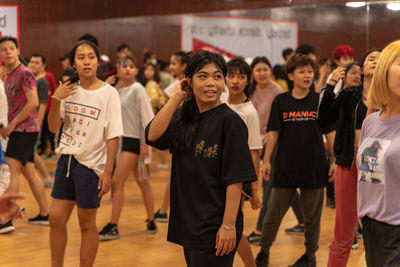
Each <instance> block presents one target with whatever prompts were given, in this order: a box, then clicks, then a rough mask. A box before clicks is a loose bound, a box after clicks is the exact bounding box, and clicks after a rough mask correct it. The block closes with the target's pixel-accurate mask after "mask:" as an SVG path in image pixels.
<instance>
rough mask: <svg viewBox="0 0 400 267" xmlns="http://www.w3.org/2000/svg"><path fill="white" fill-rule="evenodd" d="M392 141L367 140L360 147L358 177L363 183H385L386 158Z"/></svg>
mask: <svg viewBox="0 0 400 267" xmlns="http://www.w3.org/2000/svg"><path fill="white" fill-rule="evenodd" d="M389 144H390V141H388V140H382V139H375V138H367V139H366V140H365V141H364V142H363V143H362V144H361V146H360V151H361V153H360V154H359V157H360V158H359V171H358V174H359V175H358V177H359V179H360V181H361V182H371V183H373V184H384V183H385V176H384V174H385V173H384V171H385V161H384V156H385V152H386V149H387V148H388V146H389Z"/></svg>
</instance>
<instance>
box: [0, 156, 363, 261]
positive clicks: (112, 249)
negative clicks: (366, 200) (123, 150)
mask: <svg viewBox="0 0 400 267" xmlns="http://www.w3.org/2000/svg"><path fill="white" fill-rule="evenodd" d="M156 161H157V155H155V159H154V160H153V162H156ZM46 165H47V166H48V168H49V170H50V171H54V170H55V166H56V161H55V160H46ZM168 177H169V172H168V171H160V170H157V168H156V166H155V164H152V165H151V185H152V188H153V193H154V196H155V207H159V206H160V205H161V200H162V197H163V193H164V189H165V185H166V183H167V179H168ZM20 185H21V186H20V188H21V191H22V192H23V193H25V194H26V196H27V198H26V199H25V200H23V201H22V202H21V204H22V206H23V207H25V208H26V216H25V218H24V219H23V220H19V221H16V222H15V227H16V230H15V231H14V232H13V233H12V234H8V235H0V266H1V267H19V266H21V267H28V266H29V267H30V266H33V267H36V266H40V267H41V266H50V250H49V241H48V239H49V234H48V231H49V230H48V227H45V226H35V225H29V224H28V223H27V219H28V218H29V217H33V216H36V215H37V213H38V208H37V205H36V202H35V200H34V199H33V196H32V193H31V191H30V189H29V186H28V184H27V182H26V180H25V179H24V178H23V177H21V178H20ZM125 192H126V201H125V206H124V209H123V213H122V216H121V220H120V223H119V230H120V239H118V240H114V241H108V242H101V243H100V246H99V251H98V253H97V258H96V262H95V266H99V267H100V266H104V267H106V266H107V267H110V266H112V267H114V266H116V267H124V266H146V267H153V266H154V267H156V266H157V267H159V266H174V267H180V266H185V261H184V257H183V251H182V248H181V247H179V246H177V245H174V244H172V243H169V242H167V241H166V232H167V224H166V223H158V224H157V226H158V232H157V234H155V235H149V234H147V233H146V231H145V222H144V220H145V210H144V206H143V202H142V198H141V193H140V191H139V188H138V186H137V185H136V183H135V181H134V177H133V176H131V177H129V179H128V181H127V183H126V186H125ZM46 193H47V195H48V196H49V195H50V189H46ZM48 199H49V204H50V201H51V198H50V196H49V197H48ZM110 213H111V204H110V201H109V194H108V195H107V196H106V197H104V199H103V201H102V204H101V207H100V209H99V211H98V217H97V226H98V228H102V227H103V226H104V225H105V223H107V222H108V220H109V217H110ZM244 214H245V229H244V233H245V234H249V233H250V232H251V231H252V230H253V228H254V227H255V224H256V221H257V216H258V212H255V211H252V210H251V208H250V206H249V205H248V204H247V205H246V206H245V207H244ZM334 217H335V210H332V209H329V208H324V210H323V214H322V219H321V222H322V223H321V237H320V249H319V251H318V252H317V266H326V265H327V259H328V253H329V245H330V243H331V241H332V238H333V227H334ZM295 224H296V220H295V217H294V215H293V213H292V211H291V210H290V211H289V212H288V213H287V214H286V216H285V218H284V220H283V222H282V224H281V228H280V229H279V233H278V236H277V240H276V241H275V243H274V245H273V246H272V248H271V256H270V267H281V266H288V265H289V264H293V263H294V261H296V259H297V258H298V257H300V256H301V255H302V254H303V252H304V245H303V243H304V237H302V236H290V235H286V234H285V233H284V230H283V229H285V228H287V227H291V226H294V225H295ZM68 231H69V232H68V237H69V239H68V244H67V249H66V255H65V265H64V266H66V267H70V266H71V267H75V266H79V244H80V232H79V226H78V221H77V216H76V211H74V213H73V215H72V216H71V219H70V221H69V223H68ZM252 250H253V253H254V256H256V254H257V252H258V251H259V247H258V246H252ZM234 266H235V267H241V266H244V264H243V262H242V261H241V259H240V258H239V256H238V255H236V258H235V263H234ZM348 266H350V267H358V266H366V265H365V261H364V249H363V246H362V241H359V248H358V249H357V250H352V252H351V255H350V259H349V263H348Z"/></svg>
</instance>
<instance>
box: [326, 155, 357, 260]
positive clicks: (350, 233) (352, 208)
mask: <svg viewBox="0 0 400 267" xmlns="http://www.w3.org/2000/svg"><path fill="white" fill-rule="evenodd" d="M335 197H336V219H335V232H334V238H333V242H332V245H331V248H330V250H329V260H328V267H342V266H343V267H346V265H347V260H348V259H349V255H350V251H351V246H352V244H353V240H354V234H355V231H356V225H357V166H356V162H355V161H354V162H353V166H352V167H351V169H349V168H345V167H342V166H338V167H337V171H336V180H335Z"/></svg>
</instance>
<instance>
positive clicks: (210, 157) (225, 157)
mask: <svg viewBox="0 0 400 267" xmlns="http://www.w3.org/2000/svg"><path fill="white" fill-rule="evenodd" d="M150 124H151V123H150ZM150 124H149V125H148V126H147V128H146V140H147V134H148V128H149V126H150ZM147 143H148V144H149V145H151V146H154V147H156V148H158V149H161V150H163V149H170V151H171V152H172V155H173V156H172V169H171V212H170V220H169V225H168V236H167V240H168V241H170V242H174V243H177V244H179V245H182V246H184V247H187V248H189V249H191V250H197V251H215V239H216V235H217V232H218V229H219V228H220V226H221V224H222V220H223V216H224V211H225V198H226V188H227V186H228V185H230V184H234V183H239V182H252V181H255V180H256V178H257V177H256V173H255V170H254V166H253V161H252V158H251V154H250V150H249V147H248V144H247V127H246V125H245V124H244V122H243V120H242V119H241V118H240V117H239V115H237V114H236V113H235V112H234V111H233V110H231V109H230V108H229V107H228V106H227V105H226V104H221V105H219V106H217V107H215V108H213V109H210V110H207V111H205V112H203V113H201V114H200V122H199V126H198V129H197V131H196V133H195V136H194V138H193V150H192V152H191V153H177V152H176V153H175V152H174V147H173V145H172V142H171V137H170V128H168V129H167V131H166V132H165V133H164V134H163V135H162V136H161V137H160V138H159V140H157V141H156V142H154V143H151V142H149V141H148V140H147ZM236 229H237V230H236V231H237V237H238V238H239V239H240V236H241V234H242V231H243V214H242V211H241V208H239V210H238V214H237V219H236Z"/></svg>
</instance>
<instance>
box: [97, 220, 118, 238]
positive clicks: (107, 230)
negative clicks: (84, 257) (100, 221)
mask: <svg viewBox="0 0 400 267" xmlns="http://www.w3.org/2000/svg"><path fill="white" fill-rule="evenodd" d="M118 238H119V232H118V225H117V224H113V223H108V224H107V225H106V226H104V228H103V230H101V231H100V232H99V240H100V241H107V240H113V239H118Z"/></svg>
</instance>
